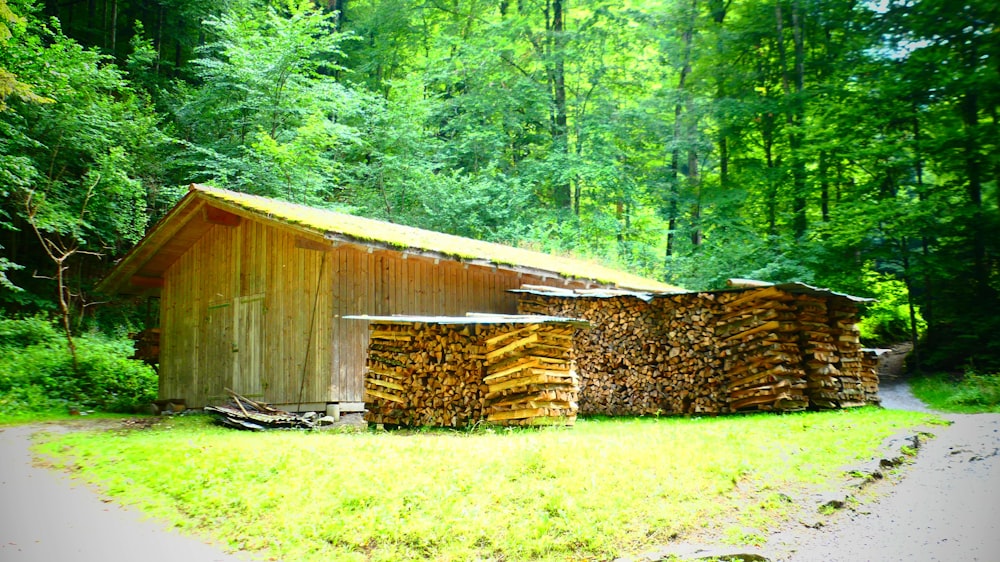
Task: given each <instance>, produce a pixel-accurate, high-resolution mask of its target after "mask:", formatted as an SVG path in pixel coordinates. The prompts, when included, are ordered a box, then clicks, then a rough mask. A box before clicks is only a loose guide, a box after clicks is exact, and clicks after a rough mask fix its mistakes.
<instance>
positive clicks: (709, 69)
mask: <svg viewBox="0 0 1000 562" xmlns="http://www.w3.org/2000/svg"><path fill="white" fill-rule="evenodd" d="M998 21H1000V4H997V3H996V2H994V1H992V0H966V1H963V2H958V3H956V2H952V1H946V0H882V1H880V2H860V3H859V2H855V1H853V0H747V1H743V2H731V1H727V0H660V1H653V0H648V1H647V0H643V1H638V2H630V3H625V4H624V5H623V4H622V3H619V2H607V1H604V0H575V1H572V2H570V1H567V0H518V1H517V2H510V1H508V0H471V1H461V2H458V1H450V2H425V1H423V0H335V1H333V2H327V3H321V4H317V3H314V2H310V1H307V0H298V1H297V0H274V1H271V2H265V1H263V0H229V1H227V2H205V1H204V0H169V1H168V0H154V1H151V2H136V1H135V0H115V1H107V0H94V1H91V2H87V3H59V2H48V1H39V2H38V3H35V2H34V1H33V0H0V24H2V27H0V42H2V43H3V46H2V48H0V102H2V103H0V192H2V195H3V198H2V200H0V227H3V228H2V229H0V246H3V249H2V250H0V251H2V252H3V256H2V257H0V307H3V308H4V309H7V310H8V311H10V312H18V313H24V312H27V313H33V312H34V311H37V310H50V311H54V312H60V313H62V314H63V315H64V316H66V315H67V314H69V315H73V316H74V317H79V316H80V315H81V314H86V315H88V316H89V315H92V314H97V315H98V316H100V315H101V314H105V315H107V314H108V309H107V308H106V307H102V306H84V305H90V304H93V303H95V302H98V301H100V300H102V299H100V298H98V297H97V296H95V295H92V294H90V287H91V286H92V284H93V280H94V279H95V278H96V277H99V276H100V275H101V273H102V272H103V271H104V270H106V268H107V267H108V266H109V264H110V263H111V262H112V260H113V259H114V258H116V257H117V256H119V255H120V254H121V253H122V252H123V251H125V250H126V249H127V248H128V247H129V246H130V245H131V244H132V243H134V241H135V240H137V239H138V238H139V237H140V236H141V234H142V233H143V231H144V229H145V228H146V226H147V225H148V224H150V221H151V220H155V219H156V218H158V217H159V216H160V215H161V214H162V213H163V212H164V210H165V209H167V208H168V207H169V206H170V205H171V204H172V203H173V202H174V201H176V199H177V198H178V197H179V196H180V194H181V193H182V191H183V187H182V186H184V185H185V184H187V183H189V182H192V181H200V182H210V183H214V184H216V185H219V186H223V187H227V188H230V189H237V190H242V191H248V192H253V193H259V194H265V195H269V196H275V197H281V198H285V199H290V200H294V201H301V202H306V203H309V204H312V205H319V206H327V207H332V208H340V209H346V210H350V211H352V212H357V213H360V214H364V215H368V216H373V217H377V218H382V219H388V220H392V221H396V222H402V223H407V224H413V225H417V226H424V227H429V228H434V229H437V230H443V231H448V232H453V233H457V234H462V235H466V236H473V237H477V238H484V239H489V240H494V241H501V242H507V243H515V244H521V245H526V246H530V247H534V248H537V249H542V250H547V251H554V252H564V253H573V254H576V255H579V256H583V257H595V258H598V259H602V260H606V261H608V262H611V263H613V264H617V265H618V266H620V267H625V268H629V269H632V270H635V271H639V272H642V273H645V274H647V275H650V276H655V277H658V278H661V279H664V280H668V281H672V282H674V283H678V284H681V285H684V286H687V287H689V288H695V289H701V288H716V287H719V286H720V285H721V284H722V283H723V282H724V280H725V279H726V278H727V277H755V278H764V279H768V280H774V281H786V280H800V281H805V282H811V283H814V284H819V285H826V286H831V287H833V288H836V289H838V290H843V291H848V292H853V293H856V294H863V295H866V296H888V297H890V298H891V304H890V303H886V304H884V305H882V306H881V307H880V308H877V309H875V310H874V311H873V315H872V316H873V318H875V319H874V320H872V321H871V322H870V324H871V326H873V328H872V330H873V331H872V333H873V334H874V335H873V341H878V340H879V339H882V340H884V339H892V338H901V337H902V338H906V337H911V336H912V335H913V334H912V331H914V329H915V328H919V329H922V328H921V326H923V324H922V323H923V322H926V345H925V346H922V352H921V354H920V357H919V360H920V361H923V362H925V363H933V364H934V365H935V366H939V367H948V368H952V367H961V366H965V365H967V364H970V362H971V364H973V365H975V366H977V367H979V368H990V367H991V366H993V365H997V364H998V363H1000V360H998V357H1000V339H997V338H995V337H993V336H994V334H995V333H998V331H1000V314H997V312H998V311H1000V306H998V304H1000V303H998V291H1000V235H998V234H1000V189H998V182H1000V147H998V143H1000V33H998V32H997V31H998V30H997V27H996V25H997V22H998ZM43 250H45V251H43ZM40 277H52V278H53V279H42V278H40ZM911 304H912V305H914V306H913V307H912V308H911V307H910V305H911ZM116 314H117V313H116ZM84 324H86V322H85V323H84ZM64 325H65V326H69V323H64ZM879 330H881V332H879Z"/></svg>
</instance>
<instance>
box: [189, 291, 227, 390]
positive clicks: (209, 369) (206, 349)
mask: <svg viewBox="0 0 1000 562" xmlns="http://www.w3.org/2000/svg"><path fill="white" fill-rule="evenodd" d="M233 322H234V315H233V304H232V303H231V302H228V301H227V302H216V303H212V304H209V305H208V311H207V314H206V319H205V329H204V331H205V334H204V337H203V338H202V341H203V342H204V345H201V346H195V348H196V349H198V352H199V353H200V354H201V357H200V358H199V360H198V366H199V369H198V371H199V373H200V376H198V382H199V383H200V384H198V391H199V392H200V393H201V396H200V397H199V398H200V399H201V401H202V402H204V403H205V404H224V403H226V402H227V401H228V396H227V394H226V388H228V387H230V386H231V385H232V383H233V361H234V359H235V353H234V351H235V341H234V339H233V338H234V332H233Z"/></svg>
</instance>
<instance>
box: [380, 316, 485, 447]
mask: <svg viewBox="0 0 1000 562" xmlns="http://www.w3.org/2000/svg"><path fill="white" fill-rule="evenodd" d="M369 328H370V330H371V332H370V340H369V342H370V343H369V346H368V360H367V370H366V371H367V372H366V374H365V395H366V399H365V402H366V409H367V413H366V414H365V419H366V420H367V421H368V422H369V423H381V424H391V425H401V426H448V427H458V426H464V425H469V424H472V423H475V422H477V421H479V420H482V419H483V418H484V417H485V413H486V410H485V402H486V400H485V394H486V390H487V388H486V385H485V384H484V383H483V369H484V359H483V357H482V348H481V347H480V346H479V345H478V343H477V340H478V335H479V334H478V333H477V331H478V330H477V328H479V326H477V325H471V324H438V323H424V322H404V321H380V322H372V323H371V324H369Z"/></svg>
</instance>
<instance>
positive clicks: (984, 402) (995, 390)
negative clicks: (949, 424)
mask: <svg viewBox="0 0 1000 562" xmlns="http://www.w3.org/2000/svg"><path fill="white" fill-rule="evenodd" d="M910 388H911V389H912V390H913V394H914V395H915V396H916V397H917V398H919V399H920V400H922V401H923V402H924V403H926V404H927V405H928V406H930V407H931V408H933V409H935V410H940V411H942V412H954V413H961V414H978V413H990V412H992V413H1000V374H992V375H980V374H977V373H973V372H967V373H965V375H962V376H960V377H954V376H951V375H947V374H943V373H935V374H931V375H924V376H921V377H917V378H915V379H913V380H911V381H910Z"/></svg>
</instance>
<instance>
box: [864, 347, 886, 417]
mask: <svg viewBox="0 0 1000 562" xmlns="http://www.w3.org/2000/svg"><path fill="white" fill-rule="evenodd" d="M879 351H885V350H877V349H862V350H861V389H862V390H863V391H864V393H865V403H866V404H876V405H877V404H881V403H882V399H881V398H879V395H878V382H879V379H878V371H879Z"/></svg>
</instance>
